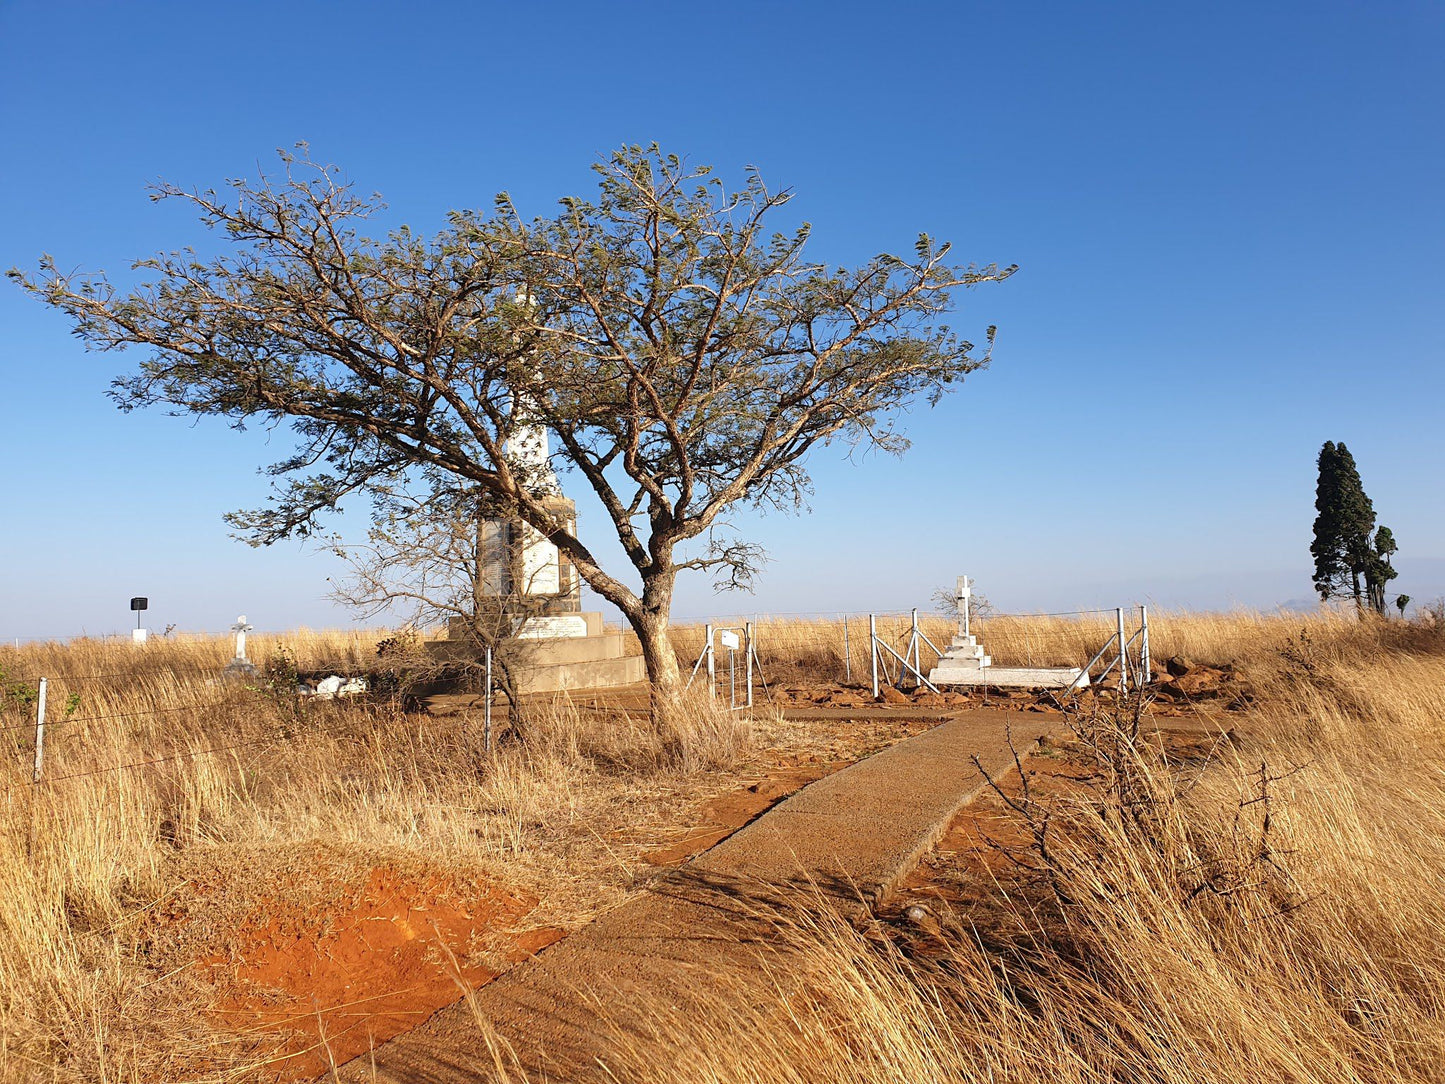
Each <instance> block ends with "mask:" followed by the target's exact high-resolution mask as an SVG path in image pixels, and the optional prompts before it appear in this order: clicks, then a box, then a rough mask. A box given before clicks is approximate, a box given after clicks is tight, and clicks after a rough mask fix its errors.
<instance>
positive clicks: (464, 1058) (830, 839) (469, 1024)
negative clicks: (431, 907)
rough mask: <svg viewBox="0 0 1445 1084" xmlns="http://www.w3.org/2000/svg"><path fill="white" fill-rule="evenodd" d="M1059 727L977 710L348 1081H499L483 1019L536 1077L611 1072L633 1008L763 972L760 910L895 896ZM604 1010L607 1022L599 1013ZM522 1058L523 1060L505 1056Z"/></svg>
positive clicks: (765, 824)
mask: <svg viewBox="0 0 1445 1084" xmlns="http://www.w3.org/2000/svg"><path fill="white" fill-rule="evenodd" d="M1010 726H1011V727H1012V737H1013V743H1014V745H1015V747H1016V748H1017V749H1018V752H1019V755H1020V756H1024V755H1026V754H1027V753H1028V752H1029V751H1030V750H1031V749H1032V748H1033V746H1034V744H1035V743H1036V742H1037V740H1038V738H1039V736H1040V735H1042V734H1043V733H1044V731H1045V730H1047V729H1048V726H1049V723H1048V721H1047V720H1040V719H1039V718H1037V717H1028V716H1022V717H1021V716H1020V714H1019V713H1017V712H1006V711H988V710H971V711H965V712H962V713H960V714H958V715H956V716H954V717H953V718H951V719H950V720H949V721H948V722H945V723H943V724H942V725H940V726H938V727H935V728H934V729H932V730H929V731H927V732H925V733H923V734H920V735H918V736H916V737H913V738H910V739H908V740H907V741H904V742H901V743H899V744H898V745H894V746H892V747H890V748H888V749H885V750H883V751H882V752H880V753H877V754H875V755H874V756H871V757H869V758H868V759H866V760H862V761H859V762H858V763H857V764H854V765H852V766H851V767H848V768H845V769H844V770H842V771H840V772H837V773H835V774H833V775H830V776H827V777H826V778H824V779H820V780H818V781H817V782H816V783H813V784H811V785H809V786H807V787H804V788H803V789H802V790H800V791H798V792H797V793H796V794H794V795H793V796H792V797H790V798H788V799H786V800H785V801H783V802H781V803H779V804H778V805H777V806H775V807H773V809H771V810H770V811H768V812H767V813H765V814H763V815H762V816H761V817H759V818H758V819H757V820H755V821H753V822H752V823H751V824H749V825H747V826H746V827H744V828H741V829H739V830H738V831H737V832H735V833H733V835H731V836H729V837H728V838H727V839H725V840H723V841H722V842H721V843H719V844H717V846H715V847H713V848H712V849H711V850H709V851H706V852H704V853H703V854H700V855H698V856H697V857H696V858H695V859H693V861H691V862H689V863H688V864H686V865H684V866H683V867H681V868H680V869H678V870H677V871H675V872H674V873H672V874H669V875H668V876H666V877H663V878H661V879H659V880H658V881H657V882H656V883H654V884H653V885H652V886H650V888H649V890H648V891H647V892H645V893H643V894H642V895H640V896H638V897H637V898H635V899H633V900H630V901H629V902H627V903H626V904H624V905H623V906H621V907H619V908H617V909H616V910H614V911H610V912H608V913H607V914H604V915H602V916H601V917H600V918H598V919H597V920H596V921H594V922H592V923H590V924H589V925H587V926H585V927H583V928H582V929H580V930H578V931H576V932H575V933H573V934H571V935H570V936H568V937H567V938H565V939H564V940H562V941H559V942H558V943H557V944H555V945H553V946H552V947H551V948H549V949H547V950H545V951H544V952H542V953H540V954H539V955H537V956H536V957H534V958H532V959H531V960H528V961H527V962H525V963H523V964H520V965H518V966H517V967H515V968H513V969H512V970H511V971H508V972H507V973H506V974H504V975H501V976H499V977H498V978H496V979H494V980H493V981H492V982H490V983H488V984H487V985H486V986H484V987H482V988H481V989H480V990H478V991H476V993H475V994H474V995H473V997H472V998H471V999H470V1004H469V1003H468V1001H466V1000H463V1001H461V1002H459V1003H457V1004H455V1005H452V1006H450V1007H448V1008H446V1009H442V1010H441V1011H440V1012H438V1013H436V1014H435V1015H433V1016H432V1017H431V1019H429V1020H428V1021H427V1022H426V1023H425V1024H423V1025H421V1026H420V1027H418V1028H416V1029H414V1030H412V1031H409V1032H407V1033H406V1034H404V1035H399V1036H397V1037H396V1038H395V1039H393V1040H391V1041H390V1042H388V1043H385V1044H383V1045H382V1046H380V1047H379V1048H378V1049H377V1050H376V1051H374V1052H373V1053H372V1054H368V1055H362V1056H361V1057H359V1058H356V1059H354V1060H353V1061H351V1062H349V1063H348V1064H347V1065H345V1066H343V1067H342V1069H341V1071H340V1073H339V1078H340V1080H342V1081H344V1082H363V1081H364V1082H370V1081H387V1082H402V1081H406V1082H411V1084H442V1082H447V1084H451V1082H461V1081H477V1080H492V1079H497V1078H498V1076H499V1074H498V1073H497V1071H496V1064H497V1062H496V1059H495V1057H494V1054H493V1052H492V1049H491V1048H489V1044H488V1040H487V1038H486V1037H485V1034H484V1032H485V1029H484V1027H483V1026H481V1025H480V1024H479V1022H478V1017H479V1016H480V1017H481V1018H482V1019H484V1020H486V1021H487V1022H488V1023H489V1024H490V1025H491V1028H492V1029H493V1030H494V1032H495V1035H496V1037H497V1038H498V1039H499V1040H501V1041H502V1043H503V1044H504V1045H505V1046H506V1047H509V1048H510V1050H511V1051H512V1052H513V1054H514V1055H515V1058H516V1060H517V1062H519V1063H520V1065H521V1067H522V1068H523V1069H524V1070H525V1071H526V1073H527V1074H528V1076H529V1077H530V1078H531V1079H532V1080H534V1081H540V1080H548V1081H591V1080H598V1081H601V1080H611V1079H613V1078H612V1077H610V1076H609V1075H608V1074H607V1073H606V1071H605V1069H604V1066H605V1064H606V1062H607V1049H608V1047H609V1045H610V1044H611V1043H614V1042H619V1041H621V1042H625V1041H627V1034H626V1033H627V1031H628V1030H629V1028H635V1029H636V1033H637V1034H638V1035H643V1034H645V1031H646V1025H647V1021H646V1019H634V1017H635V1016H643V1017H645V1012H644V1013H638V1014H632V1013H629V1012H628V1005H629V1003H635V1004H640V1003H644V1002H646V1001H651V1002H652V1003H654V1004H656V1003H657V999H659V998H661V999H663V1002H664V1003H666V1004H670V1005H674V1006H679V1005H687V1004H690V1003H699V1004H706V1003H708V1000H709V999H708V993H709V989H710V987H716V986H717V985H718V984H719V982H720V981H721V980H719V978H718V976H720V975H724V974H729V973H731V974H738V973H745V972H746V971H747V970H748V969H750V968H753V969H755V968H756V961H757V953H758V944H759V942H760V941H762V940H765V939H766V938H767V936H768V925H767V922H766V921H765V920H764V919H763V918H760V917H759V916H760V914H761V913H763V912H765V911H766V908H767V906H768V904H769V902H770V901H771V900H772V899H774V898H776V897H777V896H778V895H779V893H782V894H786V893H787V892H788V890H789V888H792V887H796V888H802V889H803V890H805V891H807V892H809V893H821V894H823V895H825V896H829V897H832V898H833V899H834V900H836V901H837V903H838V905H839V906H842V907H845V908H846V907H861V906H862V904H861V903H860V897H861V898H862V899H863V900H866V901H868V902H869V903H871V904H877V903H879V902H881V901H883V900H884V899H886V897H887V895H888V893H889V892H890V891H891V890H892V888H893V887H894V886H895V885H896V884H897V882H898V881H899V880H900V879H901V878H902V877H904V876H906V875H907V874H908V872H909V871H911V870H912V869H913V867H914V866H915V865H916V864H917V863H918V860H919V859H920V857H922V855H923V854H924V853H925V852H926V851H927V850H928V849H929V848H931V847H932V846H933V845H934V843H936V842H937V840H938V838H939V837H940V835H942V833H943V831H944V829H945V828H947V826H948V822H949V821H950V820H951V819H952V818H953V816H954V814H955V813H956V812H957V811H958V810H959V809H960V808H961V807H962V806H963V805H964V804H966V803H967V802H969V801H970V800H971V799H972V798H973V797H975V796H976V795H977V794H978V792H979V791H980V790H981V789H982V788H983V787H984V786H985V783H984V780H983V778H982V776H981V775H980V774H979V772H978V770H977V769H976V768H975V767H974V765H973V762H972V760H971V756H973V755H976V756H977V757H978V758H979V760H980V761H981V762H982V764H983V766H984V768H985V769H986V770H987V771H988V772H989V774H990V775H993V776H996V777H997V776H1000V775H1003V774H1004V773H1006V772H1007V771H1008V770H1009V769H1011V768H1012V767H1013V761H1014V758H1013V754H1012V753H1011V752H1010V750H1009V747H1008V740H1007V733H1008V728H1009V727H1010ZM599 1009H605V1012H606V1021H605V1023H604V1022H603V1021H602V1019H601V1018H600V1017H599ZM506 1060H507V1061H509V1062H510V1061H511V1058H507V1059H506Z"/></svg>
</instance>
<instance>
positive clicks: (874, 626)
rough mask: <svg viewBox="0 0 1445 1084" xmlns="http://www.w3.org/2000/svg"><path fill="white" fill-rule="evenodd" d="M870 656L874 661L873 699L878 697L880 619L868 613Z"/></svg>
mask: <svg viewBox="0 0 1445 1084" xmlns="http://www.w3.org/2000/svg"><path fill="white" fill-rule="evenodd" d="M868 657H869V659H870V660H872V663H873V699H874V700H877V699H878V619H877V618H876V617H874V616H873V615H872V614H869V615H868Z"/></svg>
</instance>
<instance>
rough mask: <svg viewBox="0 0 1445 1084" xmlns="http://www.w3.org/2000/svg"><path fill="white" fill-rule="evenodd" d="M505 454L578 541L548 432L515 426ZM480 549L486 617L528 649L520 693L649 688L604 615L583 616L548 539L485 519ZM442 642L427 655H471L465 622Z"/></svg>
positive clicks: (572, 575)
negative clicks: (505, 622) (509, 624)
mask: <svg viewBox="0 0 1445 1084" xmlns="http://www.w3.org/2000/svg"><path fill="white" fill-rule="evenodd" d="M503 454H504V455H505V456H506V457H507V459H508V463H509V465H510V466H511V467H512V469H513V471H514V473H515V474H517V475H518V476H519V477H521V478H525V479H528V480H529V482H530V484H531V486H532V488H533V492H534V493H537V494H539V495H540V499H541V502H542V506H543V508H544V509H545V510H546V512H547V514H548V515H549V516H550V517H551V518H552V520H553V521H554V522H555V523H556V524H557V525H558V526H559V527H561V528H562V529H563V530H565V531H567V532H568V533H571V534H574V535H575V532H576V529H577V506H576V504H575V503H573V502H572V501H571V500H569V499H568V498H567V497H566V496H564V495H563V493H562V487H561V484H560V483H559V482H558V480H557V476H556V474H555V472H554V471H553V470H552V465H551V461H550V455H549V453H548V449H547V430H546V429H545V427H543V426H540V425H535V424H528V425H522V426H519V427H518V429H517V430H516V432H515V434H514V436H512V437H511V438H509V439H508V440H507V442H506V445H505V447H504V451H503ZM478 543H479V546H480V553H479V558H480V561H479V564H480V567H479V569H478V572H479V574H480V579H481V584H482V590H483V594H484V595H485V596H486V598H485V600H484V603H483V604H484V605H486V606H488V607H495V610H489V613H496V614H497V615H498V616H508V615H510V616H511V617H512V618H513V619H514V620H515V622H516V626H515V631H514V632H513V633H512V635H514V636H515V637H516V638H517V639H518V640H524V641H527V642H528V645H529V646H528V648H527V650H526V655H525V659H526V661H525V663H524V664H523V665H522V667H521V673H520V675H519V677H518V686H519V689H518V691H519V692H523V693H540V692H557V691H561V690H564V689H600V688H609V687H611V686H614V685H631V684H634V683H636V682H639V681H645V680H646V678H647V668H646V665H645V663H644V662H643V658H642V656H641V655H628V654H626V649H627V645H626V640H625V637H624V635H623V634H622V633H620V632H604V631H603V628H602V614H601V613H595V612H594V613H583V612H582V581H581V577H579V576H578V574H577V569H576V568H575V567H574V566H573V564H572V562H571V561H570V560H569V559H568V558H567V555H566V554H564V553H563V552H562V551H561V550H559V549H558V548H557V546H556V544H554V543H553V542H552V541H551V539H549V538H548V537H547V536H546V535H545V534H543V533H542V532H541V531H539V530H537V528H536V527H534V526H532V525H531V524H530V523H527V522H525V521H524V520H521V519H515V518H511V519H509V518H501V517H488V518H486V519H484V520H483V521H482V523H481V526H480V530H479V537H478ZM447 636H448V638H447V639H446V640H438V641H433V642H431V643H429V644H428V645H427V647H428V649H429V650H431V651H432V652H433V653H435V654H438V655H440V656H442V657H443V658H447V657H451V658H457V657H462V656H470V655H472V654H474V653H475V651H476V647H475V644H474V643H473V642H472V641H471V640H470V637H469V636H468V634H467V622H466V621H464V620H461V619H459V618H453V619H452V621H451V622H450V626H449V628H448V632H447Z"/></svg>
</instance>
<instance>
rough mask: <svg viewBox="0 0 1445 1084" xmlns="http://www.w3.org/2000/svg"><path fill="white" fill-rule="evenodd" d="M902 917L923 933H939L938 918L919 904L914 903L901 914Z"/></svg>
mask: <svg viewBox="0 0 1445 1084" xmlns="http://www.w3.org/2000/svg"><path fill="white" fill-rule="evenodd" d="M903 917H904V918H906V919H907V920H908V921H909V922H911V923H913V925H915V926H917V927H918V928H919V929H920V930H922V931H923V932H924V933H937V932H938V931H939V923H938V916H937V915H935V914H934V913H933V911H932V910H930V909H929V908H928V907H925V906H924V905H923V904H921V903H915V904H913V905H912V906H911V907H909V908H907V909H906V910H905V911H904V912H903Z"/></svg>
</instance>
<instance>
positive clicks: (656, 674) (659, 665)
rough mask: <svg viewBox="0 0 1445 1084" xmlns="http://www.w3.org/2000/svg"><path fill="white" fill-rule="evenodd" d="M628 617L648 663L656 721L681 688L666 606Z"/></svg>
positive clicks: (654, 719) (680, 672)
mask: <svg viewBox="0 0 1445 1084" xmlns="http://www.w3.org/2000/svg"><path fill="white" fill-rule="evenodd" d="M629 621H630V623H631V625H632V630H633V631H634V632H636V633H637V639H638V641H639V642H640V643H641V644H642V658H643V659H644V661H645V662H646V663H647V680H648V682H649V683H651V685H652V721H653V723H654V724H656V723H658V722H659V721H660V720H661V717H662V712H663V711H664V710H665V709H666V708H667V706H668V705H669V704H671V703H672V701H674V700H675V699H676V698H677V696H678V695H679V694H680V693H681V692H682V669H681V667H679V666H678V665H677V652H675V651H674V650H673V649H672V641H671V639H669V637H668V635H667V628H668V618H667V608H666V607H664V608H663V609H662V610H661V611H660V612H658V611H655V610H648V611H644V612H643V613H642V614H640V615H637V616H633V615H629Z"/></svg>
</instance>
